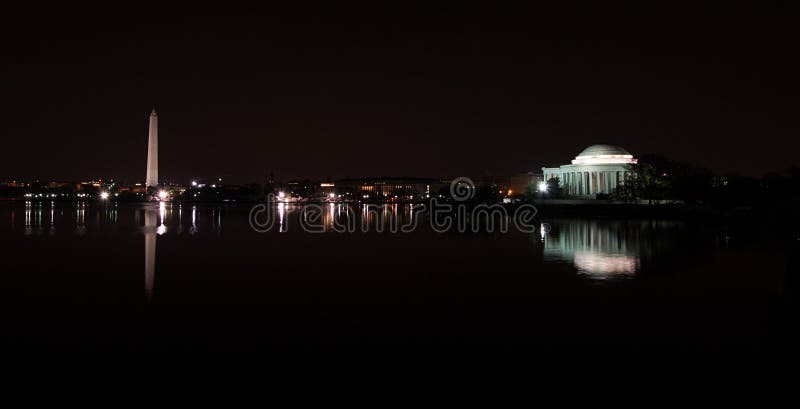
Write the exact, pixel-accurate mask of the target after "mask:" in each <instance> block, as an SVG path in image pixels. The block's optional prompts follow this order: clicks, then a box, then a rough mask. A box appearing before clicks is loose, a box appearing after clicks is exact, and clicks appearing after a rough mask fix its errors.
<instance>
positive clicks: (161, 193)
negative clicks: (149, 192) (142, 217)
mask: <svg viewBox="0 0 800 409" xmlns="http://www.w3.org/2000/svg"><path fill="white" fill-rule="evenodd" d="M158 198H159V199H161V200H164V199H166V198H167V191H166V190H161V191H159V192H158Z"/></svg>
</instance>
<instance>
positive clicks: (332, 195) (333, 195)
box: [328, 193, 336, 199]
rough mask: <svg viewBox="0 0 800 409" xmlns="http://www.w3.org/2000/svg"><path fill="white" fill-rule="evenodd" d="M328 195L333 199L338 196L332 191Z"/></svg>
mask: <svg viewBox="0 0 800 409" xmlns="http://www.w3.org/2000/svg"><path fill="white" fill-rule="evenodd" d="M328 196H330V198H331V199H333V198H334V197H336V194H335V193H331V194H329V195H328Z"/></svg>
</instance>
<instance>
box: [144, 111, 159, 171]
mask: <svg viewBox="0 0 800 409" xmlns="http://www.w3.org/2000/svg"><path fill="white" fill-rule="evenodd" d="M145 185H146V186H147V187H151V186H152V187H156V186H158V115H156V109H155V108H153V112H151V113H150V135H149V137H148V140H147V181H146V183H145Z"/></svg>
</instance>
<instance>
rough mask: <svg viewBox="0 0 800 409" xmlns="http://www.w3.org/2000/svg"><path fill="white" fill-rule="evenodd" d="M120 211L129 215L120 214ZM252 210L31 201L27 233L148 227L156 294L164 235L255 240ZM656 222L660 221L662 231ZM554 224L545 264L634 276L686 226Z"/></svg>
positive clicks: (391, 211) (343, 211)
mask: <svg viewBox="0 0 800 409" xmlns="http://www.w3.org/2000/svg"><path fill="white" fill-rule="evenodd" d="M183 206H191V209H190V217H189V218H187V219H184V217H183ZM120 209H122V211H123V213H120ZM248 209H249V206H239V207H236V206H232V207H230V206H219V205H202V204H200V205H198V204H191V205H186V204H179V203H164V202H161V203H159V204H155V203H152V204H131V205H125V204H123V205H122V207H121V208H120V206H119V205H117V204H112V203H108V204H101V203H84V202H80V203H56V202H49V203H45V202H25V204H24V230H23V232H22V234H23V235H25V236H30V235H43V234H49V235H54V234H56V232H59V233H61V234H63V233H69V232H72V234H74V235H77V236H83V235H87V234H92V233H95V232H100V231H103V229H108V228H113V227H114V226H117V225H118V224H120V223H122V224H124V223H130V222H131V221H133V223H135V224H138V226H143V229H142V230H141V231H142V232H143V233H144V237H145V290H146V293H147V294H148V297H149V296H152V291H153V283H154V276H155V264H156V263H155V260H156V240H157V237H158V236H162V235H182V234H185V232H186V231H188V233H189V234H190V235H195V234H198V233H204V232H205V233H213V234H217V235H221V233H222V228H223V225H226V226H228V227H227V229H239V230H238V233H236V234H239V235H241V234H245V235H250V234H252V235H253V236H252V237H256V236H257V233H255V232H253V231H251V230H250V229H249V228H248V227H247V226H248V225H247V224H246V216H244V214H246V210H248ZM275 209H276V212H275V217H276V223H275V225H274V227H273V230H272V232H273V233H281V234H282V233H287V232H290V231H291V232H293V233H294V234H303V233H302V230H301V225H300V220H299V218H300V217H307V215H304V214H303V209H304V208H303V206H302V205H298V204H286V203H278V204H276V205H275ZM321 209H323V211H322V212H321V213H320V214H319V218H320V221H321V222H322V224H323V225H324V226H325V229H324V230H323V231H326V232H332V231H335V228H334V225H336V224H337V223H338V224H339V225H340V226H341V225H343V224H347V221H348V220H349V221H351V222H352V223H355V225H357V227H358V228H359V229H361V228H362V227H363V226H366V227H365V228H366V229H367V231H376V232H386V231H390V229H389V227H390V226H395V225H397V224H402V223H405V222H407V221H409V220H413V218H414V217H418V216H419V213H420V212H414V210H415V209H414V208H413V207H412V206H409V205H398V204H378V205H376V204H371V205H362V206H360V208H353V207H349V206H348V205H343V204H340V203H330V204H327V205H326V206H323V207H322V208H321ZM17 210H20V209H17ZM7 213H8V216H7V217H10V222H11V223H10V226H11V228H12V230H14V228H15V227H14V226H15V224H14V223H15V221H14V217H15V212H14V211H13V210H11V211H8V212H7ZM87 213H88V214H87ZM226 214H227V215H228V217H231V221H230V222H227V223H225V217H226ZM45 219H47V220H45ZM343 221H344V222H343ZM653 223H656V226H655V227H656V228H655V229H654V225H653ZM87 224H88V226H87ZM184 225H186V228H184ZM546 225H547V226H548V228H547V229H542V230H541V231H540V232H537V233H535V234H536V235H537V237H539V235H541V236H540V237H541V240H540V241H539V240H537V241H536V242H535V244H534V245H533V246H532V247H531V252H532V254H535V253H536V252H539V251H540V252H541V254H542V257H543V259H544V260H545V261H548V262H560V263H568V264H570V265H572V266H573V267H574V268H575V270H576V271H577V272H578V273H579V274H581V275H583V276H585V277H588V278H591V279H598V280H608V279H629V278H632V277H634V276H635V275H636V274H637V273H639V272H640V270H641V267H642V262H643V259H647V258H648V257H650V256H651V255H652V254H650V253H652V252H653V250H655V249H657V248H658V247H659V246H663V243H664V242H671V241H675V240H676V239H675V237H674V236H670V235H669V234H666V235H664V234H663V233H664V232H665V231H667V230H674V229H675V228H676V227H680V226H681V224H680V223H676V222H663V221H661V222H654V221H625V220H587V219H564V220H549V221H547V223H546ZM231 226H233V227H231ZM418 226H419V227H418V228H419V229H420V230H425V231H430V230H429V227H428V224H427V223H421V224H419V225H418ZM65 227H66V228H65ZM57 228H58V230H57ZM243 229H244V230H243ZM268 234H269V233H268ZM398 234H404V233H398ZM412 234H413V233H412ZM465 234H474V233H465ZM237 237H241V236H237ZM244 237H248V236H244ZM659 257H661V256H659Z"/></svg>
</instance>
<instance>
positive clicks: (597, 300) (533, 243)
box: [0, 202, 787, 346]
mask: <svg viewBox="0 0 800 409" xmlns="http://www.w3.org/2000/svg"><path fill="white" fill-rule="evenodd" d="M325 206H328V205H325ZM301 209H302V207H301V206H296V205H280V209H276V215H277V216H278V217H279V220H278V221H277V223H276V225H275V227H274V228H273V229H272V230H271V231H268V232H265V233H258V232H256V231H254V230H253V229H252V228H251V227H250V224H249V222H248V214H249V211H250V205H245V204H238V205H216V204H177V203H166V204H163V205H159V204H157V203H154V204H113V203H105V204H104V203H85V204H75V203H60V202H55V203H51V202H11V203H2V204H0V240H2V246H1V248H2V256H3V257H2V260H3V269H2V273H0V280H2V282H3V289H4V294H3V300H2V320H3V328H4V335H3V340H4V342H5V343H7V344H16V345H31V344H34V345H41V344H70V343H73V344H76V345H130V346H141V345H145V346H148V345H149V346H153V345H187V344H191V345H220V344H224V345H239V344H247V345H258V344H271V343H285V344H298V343H300V344H327V343H333V344H361V343H376V344H395V343H402V344H426V343H436V344H443V343H444V344H448V343H457V344H471V343H476V344H525V343H539V342H542V343H551V342H552V343H564V342H566V343H578V344H591V345H601V344H619V343H623V344H624V343H635V344H639V343H644V344H648V343H651V344H660V343H676V344H715V343H730V344H748V345H766V344H768V343H769V342H772V340H773V339H774V336H775V331H777V329H776V327H777V326H779V325H777V324H776V321H777V320H778V318H776V317H777V316H778V314H777V312H776V311H778V310H779V309H780V305H781V304H782V302H783V296H784V288H783V287H784V281H785V278H786V274H787V254H786V250H785V249H784V248H783V247H782V246H781V244H780V243H779V242H778V241H773V240H769V239H765V238H768V237H769V232H768V231H766V232H765V231H763V230H760V229H755V228H754V229H749V228H742V225H738V226H727V225H720V224H717V225H707V224H703V223H697V222H685V221H674V220H616V219H600V218H572V219H563V218H548V217H547V215H546V213H543V214H542V218H541V226H540V227H541V228H539V229H538V230H537V231H536V232H535V233H521V232H519V231H515V230H514V229H510V230H509V231H508V232H507V233H505V234H503V233H497V232H494V233H487V232H478V233H473V232H468V233H459V232H447V233H438V232H435V231H432V230H431V229H430V228H426V226H425V224H424V223H422V224H421V225H420V228H418V229H416V230H415V231H413V232H410V233H395V234H393V233H390V232H387V231H384V232H377V231H366V232H363V231H359V232H351V233H336V232H333V231H326V232H322V233H319V234H311V233H307V232H305V231H303V229H301V228H300V226H299V223H298V222H299V219H298V218H299V217H302V216H301V214H302V212H301ZM329 209H330V212H329V213H326V214H325V215H324V217H323V221H324V223H330V221H331V220H332V218H335V217H336V214H337V211H338V210H337V209H338V205H330V207H329ZM359 209H360V208H359ZM361 210H363V209H361ZM412 213H413V210H412V209H411V208H410V207H409V206H406V205H385V206H383V205H382V206H379V210H378V211H377V212H375V213H368V212H365V213H364V215H365V216H364V217H365V218H366V222H367V224H368V225H372V224H374V223H376V219H377V218H381V217H390V216H397V217H399V218H401V219H403V218H408V217H413V215H412Z"/></svg>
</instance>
